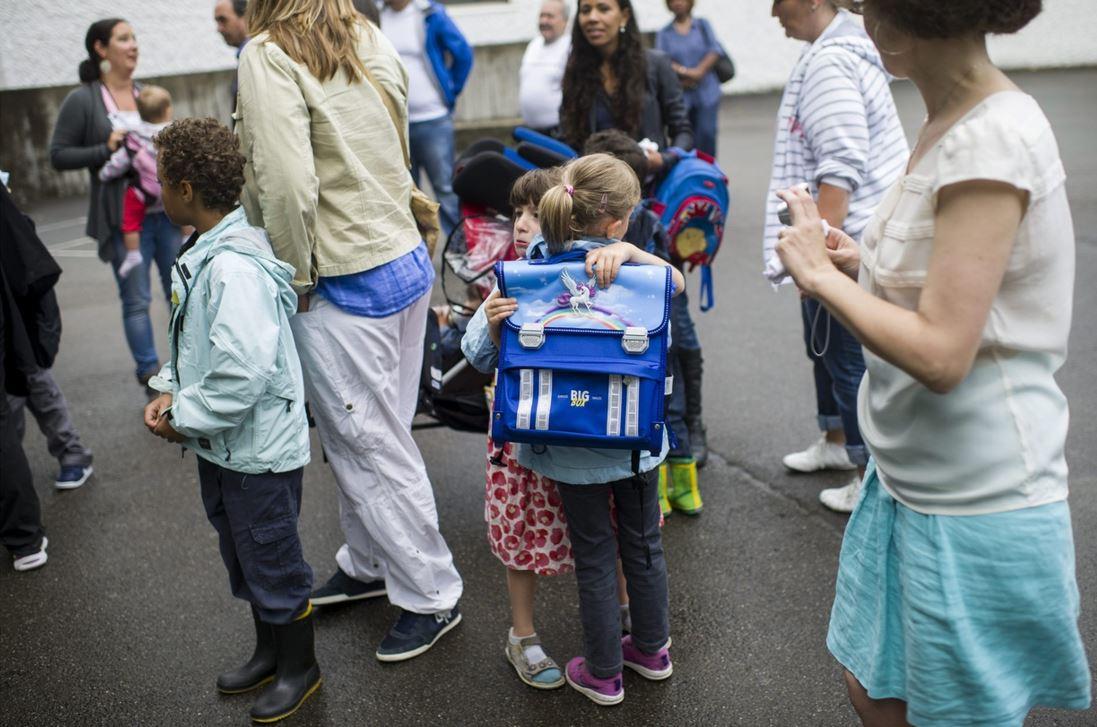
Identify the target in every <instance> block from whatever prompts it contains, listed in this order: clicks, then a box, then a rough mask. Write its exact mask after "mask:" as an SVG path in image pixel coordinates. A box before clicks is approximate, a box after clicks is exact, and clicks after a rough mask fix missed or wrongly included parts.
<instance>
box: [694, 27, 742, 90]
mask: <svg viewBox="0 0 1097 727" xmlns="http://www.w3.org/2000/svg"><path fill="white" fill-rule="evenodd" d="M697 22H698V23H700V24H701V32H702V33H703V34H704V36H705V38H707V39H708V41H709V43H710V44H711V45H714V46H716V48H717V49H718V52H719V54H720V57H719V58H717V59H716V63H715V64H713V66H712V72H713V73H715V74H716V79H717V80H718V81H720V83H727V82H728V81H730V80H731V79H733V78H735V62H734V61H733V60H731V56H729V55H728V52H727V50H726V49H725V48H724V45H723V43H721V42H720V41H719V40H717V39H716V36H715V34H714V33H713V32H712V26H711V25H709V24H708V21H707V20H705V19H704V18H700V19H698V21H697Z"/></svg>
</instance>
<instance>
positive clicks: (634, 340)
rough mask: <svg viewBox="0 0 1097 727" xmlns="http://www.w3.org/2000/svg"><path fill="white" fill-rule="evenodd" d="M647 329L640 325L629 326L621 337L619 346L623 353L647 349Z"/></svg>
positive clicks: (641, 351) (639, 351)
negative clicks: (623, 350)
mask: <svg viewBox="0 0 1097 727" xmlns="http://www.w3.org/2000/svg"><path fill="white" fill-rule="evenodd" d="M648 344H649V341H648V329H646V328H643V327H642V326H629V327H628V328H626V329H625V335H623V336H622V337H621V348H623V349H625V353H644V352H645V351H647V350H648Z"/></svg>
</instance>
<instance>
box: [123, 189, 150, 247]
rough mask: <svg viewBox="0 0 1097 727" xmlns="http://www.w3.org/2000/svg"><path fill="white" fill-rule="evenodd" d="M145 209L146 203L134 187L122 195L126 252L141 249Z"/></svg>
mask: <svg viewBox="0 0 1097 727" xmlns="http://www.w3.org/2000/svg"><path fill="white" fill-rule="evenodd" d="M145 208H146V205H145V201H144V200H143V199H141V196H140V195H139V194H137V192H136V191H135V190H134V189H133V187H126V192H125V194H123V195H122V247H124V248H126V252H133V251H134V250H140V249H141V228H142V227H143V226H144V222H145Z"/></svg>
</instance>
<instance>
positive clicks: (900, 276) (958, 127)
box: [858, 91, 1074, 515]
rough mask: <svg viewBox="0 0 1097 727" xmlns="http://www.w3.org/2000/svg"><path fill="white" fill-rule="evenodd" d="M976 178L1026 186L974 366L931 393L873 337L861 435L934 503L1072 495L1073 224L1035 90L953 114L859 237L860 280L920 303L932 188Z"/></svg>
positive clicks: (953, 505) (974, 504) (918, 504)
mask: <svg viewBox="0 0 1097 727" xmlns="http://www.w3.org/2000/svg"><path fill="white" fill-rule="evenodd" d="M972 179H986V180H995V181H1001V182H1005V183H1007V184H1010V185H1013V186H1014V187H1017V188H1018V189H1022V190H1025V191H1027V192H1028V193H1029V202H1028V208H1027V209H1026V210H1025V214H1024V217H1023V218H1022V220H1021V224H1020V227H1019V228H1018V230H1017V236H1016V238H1015V239H1014V243H1013V251H1012V254H1011V256H1010V260H1009V264H1008V267H1007V270H1006V274H1005V277H1004V279H1003V281H1002V284H1001V287H1000V288H999V290H998V293H997V295H996V296H995V298H994V302H993V303H992V305H991V309H990V314H989V316H988V317H987V322H986V325H985V327H984V329H983V335H982V341H981V343H980V345H979V350H978V353H977V354H976V357H975V362H974V365H973V366H972V369H971V373H969V374H968V376H967V378H965V379H964V380H963V381H962V382H961V383H960V385H959V386H957V387H956V388H955V389H954V390H953V391H951V392H950V393H948V394H944V395H940V394H935V393H933V392H932V391H930V390H929V389H927V388H926V387H924V386H923V385H922V384H920V383H918V382H917V381H915V380H914V379H913V378H911V377H910V376H909V375H907V374H906V373H904V372H903V371H901V370H900V369H898V368H897V367H895V366H893V365H891V364H890V363H887V362H886V361H884V360H883V359H881V358H879V357H878V356H876V355H874V354H873V353H872V352H871V351H868V350H867V349H866V350H865V364H866V367H867V372H866V374H865V377H864V379H863V380H862V382H861V390H860V396H859V400H858V404H859V407H858V408H859V417H860V426H861V434H862V436H863V437H864V439H865V443H866V444H867V445H868V448H869V451H870V452H871V453H872V456H873V457H875V458H876V463H877V467H878V470H879V474H880V481H881V483H882V484H883V486H884V487H885V488H886V489H887V491H888V492H890V493H891V494H892V495H893V496H894V497H895V499H897V500H899V502H901V503H903V504H905V505H907V506H908V507H910V508H911V509H913V510H916V511H918V512H921V513H926V514H940V515H979V514H986V513H993V512H1003V511H1007V510H1017V509H1020V508H1025V507H1035V506H1038V505H1043V504H1046V503H1049V502H1055V501H1058V500H1064V499H1066V496H1067V466H1066V461H1065V460H1064V458H1063V446H1064V444H1065V442H1066V435H1067V424H1068V419H1069V414H1068V411H1067V401H1066V397H1065V396H1064V395H1063V392H1062V391H1061V390H1060V389H1059V386H1058V385H1057V384H1056V383H1055V378H1054V374H1055V372H1056V371H1057V370H1058V369H1059V367H1060V366H1062V364H1063V361H1064V360H1065V359H1066V352H1067V337H1068V335H1069V333H1070V318H1071V305H1072V300H1073V288H1074V226H1073V223H1072V222H1071V216H1070V208H1069V207H1068V205H1067V196H1066V187H1065V181H1066V175H1065V173H1064V171H1063V164H1062V162H1061V160H1060V158H1059V147H1058V144H1057V143H1056V141H1055V135H1054V133H1053V132H1052V129H1051V125H1050V124H1049V123H1048V120H1047V118H1046V117H1045V116H1044V113H1043V111H1041V109H1040V107H1039V106H1038V105H1037V103H1036V102H1035V101H1034V100H1033V99H1032V97H1030V96H1028V95H1026V94H1023V93H1020V92H1017V91H1006V92H1001V93H996V94H993V95H991V96H989V97H988V98H986V99H985V100H984V101H983V102H981V103H980V104H978V105H977V106H976V107H975V108H973V109H972V110H971V111H970V112H968V114H967V115H966V116H964V117H963V118H962V119H961V120H960V121H958V122H957V123H956V124H955V125H954V126H953V128H952V129H951V130H949V132H948V133H946V134H945V136H944V137H943V138H942V139H941V141H940V142H939V143H938V144H937V145H936V146H935V147H934V148H933V149H931V150H930V151H929V152H928V153H927V154H926V155H925V157H924V158H923V159H922V160H921V161H920V162H919V163H918V165H917V167H916V168H915V169H914V170H913V171H912V172H911V173H910V174H908V175H906V176H905V177H903V178H902V179H901V180H900V181H899V182H898V183H897V184H896V185H895V186H894V187H892V189H891V191H890V192H888V194H887V195H886V196H885V198H884V199H883V201H882V202H881V203H880V206H879V208H878V209H877V211H876V214H875V216H874V217H873V218H872V220H871V221H870V222H869V225H868V227H867V229H866V230H865V233H864V236H863V238H862V242H861V271H860V277H859V280H860V282H861V286H862V287H863V288H865V289H866V290H868V291H869V292H871V293H872V294H873V295H875V296H877V297H879V298H883V299H885V300H888V301H890V302H892V303H894V304H896V305H898V306H901V307H903V308H907V309H909V310H915V309H916V308H917V306H918V299H919V296H920V295H921V292H922V286H923V285H924V283H925V279H926V269H927V266H928V263H929V259H930V254H931V252H932V249H933V237H934V218H933V213H934V209H935V206H936V199H937V192H938V190H940V189H941V188H942V187H944V186H947V185H950V184H954V183H957V182H961V181H964V180H972Z"/></svg>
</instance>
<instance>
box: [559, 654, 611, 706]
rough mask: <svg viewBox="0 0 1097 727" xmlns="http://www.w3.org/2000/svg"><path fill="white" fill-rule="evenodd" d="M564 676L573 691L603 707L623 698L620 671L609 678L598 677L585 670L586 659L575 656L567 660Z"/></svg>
mask: <svg viewBox="0 0 1097 727" xmlns="http://www.w3.org/2000/svg"><path fill="white" fill-rule="evenodd" d="M564 677H565V678H566V679H567V680H568V684H570V685H571V688H572V689H574V690H575V691H577V692H579V693H580V694H582V695H583V696H584V697H586V698H587V699H589V700H590V701H592V702H594V703H595V704H598V705H601V706H603V707H611V706H613V705H614V704H620V703H621V702H622V701H624V699H625V688H624V686H623V684H622V681H621V672H617V674H615V675H614V676H612V677H610V678H609V679H599V678H598V677H596V676H594V675H593V674H591V673H590V672H589V671H587V660H586V659H584V658H583V657H581V656H577V657H575V658H574V659H572V660H571V661H569V662H568V665H567V668H566V669H565V670H564Z"/></svg>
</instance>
